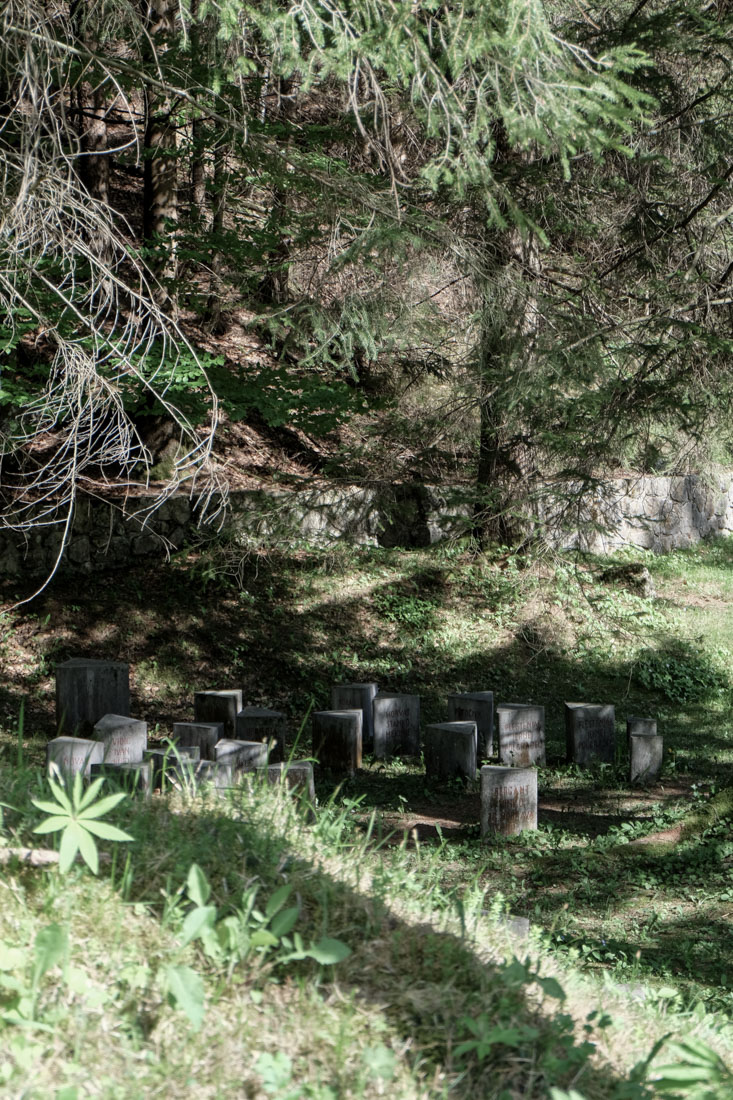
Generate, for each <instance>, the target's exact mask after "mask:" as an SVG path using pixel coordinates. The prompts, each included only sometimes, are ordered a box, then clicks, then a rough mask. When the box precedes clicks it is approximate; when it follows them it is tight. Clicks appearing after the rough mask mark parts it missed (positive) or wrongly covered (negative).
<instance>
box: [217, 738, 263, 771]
mask: <svg viewBox="0 0 733 1100" xmlns="http://www.w3.org/2000/svg"><path fill="white" fill-rule="evenodd" d="M214 750H215V752H216V759H217V761H218V762H219V763H221V764H232V765H233V767H234V769H235V771H251V770H252V769H253V768H263V767H265V766H266V765H267V760H268V753H269V747H268V745H267V744H266V743H265V742H264V741H228V740H222V741H218V742H217V743H216V745H215V746H214Z"/></svg>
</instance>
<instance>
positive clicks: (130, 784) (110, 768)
mask: <svg viewBox="0 0 733 1100" xmlns="http://www.w3.org/2000/svg"><path fill="white" fill-rule="evenodd" d="M99 776H103V777H104V778H105V779H110V780H111V781H112V782H113V783H115V784H116V785H118V786H120V787H124V788H125V790H127V791H130V792H131V793H133V794H135V793H138V792H139V793H140V794H142V795H144V797H145V798H151V797H152V794H153V776H154V765H153V761H152V760H140V761H138V762H137V763H135V764H108V763H102V764H92V768H91V777H92V779H96V778H98V777H99Z"/></svg>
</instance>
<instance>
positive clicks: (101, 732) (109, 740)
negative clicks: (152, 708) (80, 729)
mask: <svg viewBox="0 0 733 1100" xmlns="http://www.w3.org/2000/svg"><path fill="white" fill-rule="evenodd" d="M94 736H95V738H96V739H97V741H101V742H102V743H103V745H104V763H105V764H139V763H140V762H141V760H142V758H143V753H144V752H145V750H146V749H147V747H148V723H147V722H141V721H140V720H139V719H137V718H128V717H126V716H125V715H122V714H105V715H104V717H103V718H100V719H99V721H98V722H95V724H94Z"/></svg>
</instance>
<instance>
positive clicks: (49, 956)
mask: <svg viewBox="0 0 733 1100" xmlns="http://www.w3.org/2000/svg"><path fill="white" fill-rule="evenodd" d="M68 946H69V936H68V933H67V931H66V929H65V928H62V927H61V925H59V924H49V925H47V926H46V927H45V928H42V929H41V931H40V932H39V933H38V935H37V936H36V938H35V940H34V941H33V985H34V986H35V985H37V984H38V982H39V981H40V979H41V978H42V977H43V975H44V974H45V973H46V971H47V970H50V969H51V967H52V966H55V965H56V963H57V962H59V961H60V960H61V959H62V958H63V957H64V956H65V955H66V952H67V950H68Z"/></svg>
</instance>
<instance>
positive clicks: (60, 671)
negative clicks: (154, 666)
mask: <svg viewBox="0 0 733 1100" xmlns="http://www.w3.org/2000/svg"><path fill="white" fill-rule="evenodd" d="M129 713H130V666H129V665H127V664H124V663H123V662H122V661H94V660H87V659H86V658H83V657H72V658H71V660H69V661H64V662H63V663H62V664H60V665H57V666H56V728H57V730H58V731H59V733H61V732H63V731H64V730H68V731H69V733H74V734H79V735H85V734H89V733H91V732H92V729H93V727H94V725H95V724H96V723H97V722H98V721H99V719H100V718H102V717H103V716H104V715H105V714H121V715H129Z"/></svg>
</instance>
